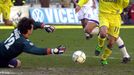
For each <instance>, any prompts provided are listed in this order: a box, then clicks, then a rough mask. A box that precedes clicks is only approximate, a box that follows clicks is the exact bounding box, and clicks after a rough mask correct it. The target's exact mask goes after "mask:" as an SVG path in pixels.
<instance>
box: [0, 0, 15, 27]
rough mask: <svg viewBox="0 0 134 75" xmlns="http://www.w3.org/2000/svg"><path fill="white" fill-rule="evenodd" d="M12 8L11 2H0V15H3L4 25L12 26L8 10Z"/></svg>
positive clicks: (2, 0) (8, 0)
mask: <svg viewBox="0 0 134 75" xmlns="http://www.w3.org/2000/svg"><path fill="white" fill-rule="evenodd" d="M12 6H13V4H12V2H11V0H0V14H2V15H3V21H4V23H5V25H13V22H12V21H10V8H11V7H12Z"/></svg>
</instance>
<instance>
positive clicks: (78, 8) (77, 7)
mask: <svg viewBox="0 0 134 75" xmlns="http://www.w3.org/2000/svg"><path fill="white" fill-rule="evenodd" d="M80 9H81V7H80V6H79V5H76V8H75V13H77V12H78V11H79V10H80Z"/></svg>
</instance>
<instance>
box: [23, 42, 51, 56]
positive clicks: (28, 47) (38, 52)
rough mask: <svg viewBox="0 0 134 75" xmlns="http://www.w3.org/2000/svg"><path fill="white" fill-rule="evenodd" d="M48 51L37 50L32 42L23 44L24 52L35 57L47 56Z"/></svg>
mask: <svg viewBox="0 0 134 75" xmlns="http://www.w3.org/2000/svg"><path fill="white" fill-rule="evenodd" d="M48 49H50V48H38V47H36V46H35V45H34V44H33V43H32V42H30V41H26V42H24V50H23V51H24V52H26V53H30V54H35V55H48Z"/></svg>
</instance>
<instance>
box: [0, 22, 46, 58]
mask: <svg viewBox="0 0 134 75" xmlns="http://www.w3.org/2000/svg"><path fill="white" fill-rule="evenodd" d="M37 28H42V23H40V22H35V23H34V29H37ZM46 49H47V48H38V47H36V46H35V45H34V44H33V43H32V42H31V41H30V40H28V39H26V38H25V37H24V36H23V34H21V33H20V31H19V30H18V29H17V28H16V29H14V31H13V32H12V33H11V35H10V36H9V37H8V38H7V39H6V40H4V41H2V42H0V60H1V59H2V60H3V59H4V60H11V59H13V58H15V57H17V56H18V55H19V54H21V53H22V52H27V53H31V54H36V55H46V54H47V50H46Z"/></svg>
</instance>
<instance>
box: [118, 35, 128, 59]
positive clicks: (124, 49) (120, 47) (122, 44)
mask: <svg viewBox="0 0 134 75" xmlns="http://www.w3.org/2000/svg"><path fill="white" fill-rule="evenodd" d="M116 44H117V45H118V47H119V49H120V51H121V53H122V55H123V57H128V58H129V57H130V56H129V54H128V52H127V49H126V47H125V46H124V42H123V40H122V39H121V38H120V37H119V38H118V39H117V40H116Z"/></svg>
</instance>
